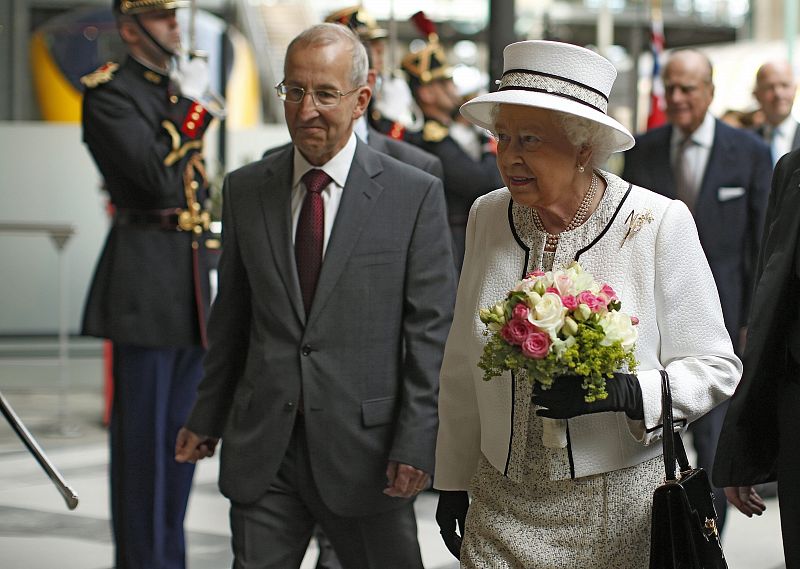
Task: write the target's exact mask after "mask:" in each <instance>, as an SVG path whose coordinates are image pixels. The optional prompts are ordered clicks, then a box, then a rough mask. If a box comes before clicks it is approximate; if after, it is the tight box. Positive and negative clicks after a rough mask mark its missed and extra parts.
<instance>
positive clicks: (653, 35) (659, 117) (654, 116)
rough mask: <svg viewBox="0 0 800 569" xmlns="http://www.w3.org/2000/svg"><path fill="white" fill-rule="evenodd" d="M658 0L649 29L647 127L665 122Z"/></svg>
mask: <svg viewBox="0 0 800 569" xmlns="http://www.w3.org/2000/svg"><path fill="white" fill-rule="evenodd" d="M659 4H660V2H653V9H652V15H651V30H650V51H651V53H652V54H653V75H652V86H651V88H650V111H649V112H648V113H647V129H648V130H650V129H651V128H655V127H657V126H661V125H663V124H664V123H666V122H667V113H666V106H667V104H666V99H665V98H664V82H663V81H662V80H661V61H660V60H661V54H662V53H663V52H664V20H663V19H662V17H661V6H660V5H659Z"/></svg>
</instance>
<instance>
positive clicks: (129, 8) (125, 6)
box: [113, 0, 190, 16]
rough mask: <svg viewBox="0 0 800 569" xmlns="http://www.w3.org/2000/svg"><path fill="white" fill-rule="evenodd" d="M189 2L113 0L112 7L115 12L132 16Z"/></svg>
mask: <svg viewBox="0 0 800 569" xmlns="http://www.w3.org/2000/svg"><path fill="white" fill-rule="evenodd" d="M189 3H190V2H189V0H114V4H113V8H114V13H116V14H125V15H130V16H132V15H135V14H143V13H145V12H153V11H155V10H174V9H175V8H186V7H187V6H189Z"/></svg>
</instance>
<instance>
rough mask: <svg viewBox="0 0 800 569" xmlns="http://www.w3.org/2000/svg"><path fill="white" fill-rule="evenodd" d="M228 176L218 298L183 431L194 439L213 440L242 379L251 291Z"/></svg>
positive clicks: (225, 417)
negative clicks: (195, 435) (195, 436)
mask: <svg viewBox="0 0 800 569" xmlns="http://www.w3.org/2000/svg"><path fill="white" fill-rule="evenodd" d="M229 186H230V176H228V177H226V178H225V183H224V187H223V203H224V204H225V205H224V206H223V213H222V228H223V229H222V230H223V250H222V255H221V258H220V263H219V293H218V294H217V297H216V299H215V300H214V304H213V305H212V309H211V315H210V318H209V325H208V340H209V347H208V352H207V354H206V357H205V359H204V360H203V380H202V382H201V383H200V386H199V388H198V394H197V400H196V402H195V404H194V408H193V409H192V412H191V414H190V416H189V419H188V421H187V422H186V426H187V427H188V428H189V429H190V430H192V431H194V432H195V433H199V434H203V435H207V436H215V437H219V436H221V435H222V430H223V427H224V426H225V422H226V420H227V417H228V412H229V411H230V408H231V404H232V400H233V394H234V392H235V390H236V387H237V385H238V382H239V379H240V378H241V376H242V374H243V373H244V366H245V360H246V357H247V352H248V344H249V338H250V325H249V323H250V319H251V317H252V311H251V305H250V302H251V300H250V299H251V289H250V284H249V282H250V281H249V280H248V276H247V270H246V268H245V266H244V263H243V262H242V258H241V253H240V249H239V240H238V237H237V225H236V222H235V220H234V199H235V198H234V197H232V195H231V194H232V192H231V191H230V187H229Z"/></svg>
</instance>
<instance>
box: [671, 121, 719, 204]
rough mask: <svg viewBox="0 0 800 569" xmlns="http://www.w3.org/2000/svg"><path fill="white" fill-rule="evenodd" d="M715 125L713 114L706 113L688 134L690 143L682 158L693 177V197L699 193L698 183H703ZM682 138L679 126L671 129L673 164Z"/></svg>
mask: <svg viewBox="0 0 800 569" xmlns="http://www.w3.org/2000/svg"><path fill="white" fill-rule="evenodd" d="M715 126H716V125H715V122H714V116H713V115H712V114H711V113H706V116H705V118H704V119H703V122H702V123H700V126H699V127H697V130H695V131H694V132H693V133H692V134H691V135H690V137H691V139H692V144H691V146H689V148H687V149H686V151H685V155H684V160H686V162H687V167H688V168H689V171H690V172H692V176H693V178H692V179H691V180H690V181H691V183H692V189H693V190H694V192H695V197H697V194H699V193H700V185H701V184H702V183H703V175H704V174H705V172H706V166H707V165H708V157H709V156H710V155H711V147H712V146H713V145H714V131H715ZM684 138H686V135H685V134H683V132H682V131H681V130H680V129H679V128H673V129H672V140H671V142H670V158H671V160H672V164H673V165H674V164H675V161H676V160H677V158H678V151H679V149H680V146H681V142H683V140H684Z"/></svg>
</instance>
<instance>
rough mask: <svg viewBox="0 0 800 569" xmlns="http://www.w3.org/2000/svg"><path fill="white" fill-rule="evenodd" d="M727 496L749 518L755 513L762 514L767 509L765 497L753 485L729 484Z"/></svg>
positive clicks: (726, 489)
mask: <svg viewBox="0 0 800 569" xmlns="http://www.w3.org/2000/svg"><path fill="white" fill-rule="evenodd" d="M725 497H726V498H728V502H730V503H731V504H733V505H734V506H736V509H738V510H739V511H740V512H742V513H743V514H744V515H745V516H747V517H748V518H752V517H753V514H755V515H757V516H760V515H761V514H762V512H763V511H764V510H766V509H767V505H766V504H765V503H764V499H763V498H762V497H761V496H759V495H758V492H756V489H755V488H753V487H752V486H729V487H727V488H725Z"/></svg>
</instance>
